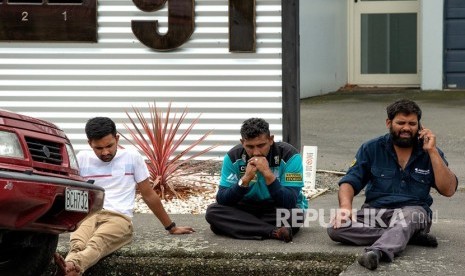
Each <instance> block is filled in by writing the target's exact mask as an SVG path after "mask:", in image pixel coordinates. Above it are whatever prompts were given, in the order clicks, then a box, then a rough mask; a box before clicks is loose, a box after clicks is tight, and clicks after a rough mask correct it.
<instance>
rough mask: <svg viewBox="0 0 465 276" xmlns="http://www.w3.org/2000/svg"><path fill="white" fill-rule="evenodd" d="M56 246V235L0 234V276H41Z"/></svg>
mask: <svg viewBox="0 0 465 276" xmlns="http://www.w3.org/2000/svg"><path fill="white" fill-rule="evenodd" d="M57 245H58V235H54V234H45V233H36V232H21V231H11V232H6V233H2V234H0V275H5V276H6V275H8V276H9V275H15V276H19V275H21V276H23V275H24V276H29V275H31V276H37V275H41V274H42V273H43V272H44V271H45V270H46V269H47V266H48V264H50V261H51V259H52V256H53V253H54V252H55V250H56V248H57Z"/></svg>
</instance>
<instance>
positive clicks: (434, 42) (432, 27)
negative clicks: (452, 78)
mask: <svg viewBox="0 0 465 276" xmlns="http://www.w3.org/2000/svg"><path fill="white" fill-rule="evenodd" d="M420 1H421V12H420V13H421V34H422V36H421V39H420V41H421V47H422V53H421V72H420V74H421V89H422V90H442V89H443V77H442V76H443V68H444V66H443V58H444V54H443V53H444V51H443V47H444V46H443V45H444V40H443V37H444V34H443V30H444V0H435V1H431V0H420Z"/></svg>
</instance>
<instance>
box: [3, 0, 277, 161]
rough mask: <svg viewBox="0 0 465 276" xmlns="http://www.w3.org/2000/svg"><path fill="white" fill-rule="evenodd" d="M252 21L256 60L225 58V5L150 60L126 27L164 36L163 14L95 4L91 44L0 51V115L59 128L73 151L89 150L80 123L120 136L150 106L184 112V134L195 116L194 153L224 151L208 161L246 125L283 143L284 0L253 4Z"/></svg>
mask: <svg viewBox="0 0 465 276" xmlns="http://www.w3.org/2000/svg"><path fill="white" fill-rule="evenodd" d="M256 11H257V51H256V53H229V46H228V1H226V0H196V1H195V15H196V18H195V30H194V34H193V35H192V37H191V39H190V40H189V41H188V42H187V43H186V44H184V45H183V46H181V47H180V48H179V49H176V50H175V51H171V52H157V51H154V50H152V49H149V48H147V47H146V46H144V45H143V44H141V43H140V42H139V41H138V40H137V39H136V38H135V36H134V35H133V34H132V31H131V28H130V26H131V20H158V21H159V23H160V26H161V29H160V31H161V32H165V31H166V28H167V9H166V8H164V9H162V10H160V11H157V12H153V13H145V12H142V11H139V10H138V9H137V8H136V7H135V6H134V4H133V3H132V1H131V0H99V1H98V26H99V27H98V42H97V43H48V42H46V43H36V42H0V107H1V108H4V109H9V110H12V111H16V112H19V113H23V114H26V115H30V116H34V117H38V118H42V119H45V120H48V121H51V122H53V123H55V124H57V125H58V126H60V127H61V128H62V129H63V130H64V131H65V132H66V133H67V134H68V136H69V137H70V139H71V141H72V143H73V145H74V147H75V149H76V150H81V149H87V148H88V145H87V142H86V138H85V134H84V125H85V122H86V121H87V119H89V118H91V117H94V116H108V117H111V118H113V119H114V120H115V122H116V123H117V127H118V129H119V130H120V131H122V132H123V133H125V129H124V123H128V120H127V117H126V115H125V111H126V110H128V111H130V110H131V108H132V106H137V107H139V108H141V109H142V110H144V111H146V110H147V107H148V104H149V103H153V102H156V103H157V106H159V107H161V108H164V107H166V106H167V105H168V103H169V102H173V106H174V107H176V108H177V110H181V109H183V108H184V107H188V109H189V111H190V114H189V116H188V118H187V122H186V125H183V127H182V128H183V129H185V128H186V127H187V124H188V123H189V122H191V121H192V120H193V119H194V118H196V117H197V116H198V115H199V114H201V117H200V123H199V124H198V125H197V126H196V128H195V129H194V130H193V133H192V136H190V137H189V138H188V143H190V142H192V141H195V140H196V139H198V138H199V137H200V136H201V135H202V134H203V133H204V132H206V131H207V130H210V129H214V133H213V135H211V136H210V137H209V138H208V140H207V141H206V142H204V143H203V144H202V147H200V148H199V149H202V148H203V147H206V146H209V145H212V144H217V143H219V144H221V146H220V147H218V148H216V149H215V150H213V151H212V152H211V153H210V154H209V155H207V156H206V157H215V158H222V156H223V155H224V153H225V152H226V151H227V150H228V149H229V148H230V147H232V146H233V145H234V144H236V143H238V141H239V138H240V137H239V128H240V125H241V123H242V121H243V120H245V119H247V118H249V117H263V118H265V119H266V120H268V121H269V122H270V127H271V131H272V132H273V133H274V134H275V137H276V140H281V139H282V83H281V75H282V70H281V63H282V62H281V53H282V47H281V32H282V30H281V0H257V7H256ZM123 145H125V146H128V144H127V143H126V142H124V141H123ZM186 146H187V145H186Z"/></svg>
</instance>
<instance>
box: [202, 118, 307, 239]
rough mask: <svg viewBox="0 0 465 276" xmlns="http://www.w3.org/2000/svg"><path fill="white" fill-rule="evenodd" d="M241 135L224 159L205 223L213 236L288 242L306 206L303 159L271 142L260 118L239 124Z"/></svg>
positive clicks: (301, 221) (289, 149)
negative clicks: (213, 201)
mask: <svg viewBox="0 0 465 276" xmlns="http://www.w3.org/2000/svg"><path fill="white" fill-rule="evenodd" d="M240 132H241V137H242V139H241V140H240V141H241V144H239V145H237V146H235V147H233V148H232V149H231V150H230V151H229V152H228V153H227V154H226V156H225V157H224V160H223V167H222V170H221V180H220V187H219V190H218V194H217V196H216V200H217V203H214V204H212V205H210V206H209V207H208V209H207V212H206V219H207V221H208V223H210V227H211V229H212V231H213V232H214V233H216V234H220V235H226V236H230V237H233V238H237V239H269V238H271V239H279V240H283V241H285V242H290V241H292V237H293V235H294V234H296V233H297V232H298V230H299V226H301V225H302V223H303V217H304V212H303V210H304V209H306V208H307V205H308V202H307V199H306V198H305V197H304V195H303V194H302V187H303V167H302V157H301V156H300V154H299V152H298V151H297V149H295V148H294V147H293V146H291V145H290V144H287V143H284V142H274V136H273V135H270V130H269V124H268V123H267V122H266V121H265V120H263V119H260V118H251V119H248V120H246V121H244V122H243V124H242V127H241V131H240ZM293 216H294V217H296V218H297V216H298V217H299V219H297V220H296V219H295V220H294V221H298V222H299V223H297V225H292V221H293V220H292V218H293Z"/></svg>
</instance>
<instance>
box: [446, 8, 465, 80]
mask: <svg viewBox="0 0 465 276" xmlns="http://www.w3.org/2000/svg"><path fill="white" fill-rule="evenodd" d="M444 5H445V9H444V21H445V22H444V23H445V28H444V30H445V33H444V50H445V51H444V76H445V84H444V86H445V87H446V88H460V89H463V88H465V3H464V2H463V1H459V0H446V1H445V4H444Z"/></svg>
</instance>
